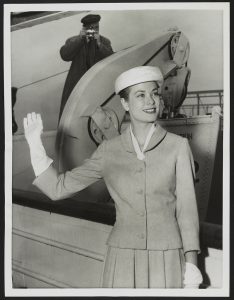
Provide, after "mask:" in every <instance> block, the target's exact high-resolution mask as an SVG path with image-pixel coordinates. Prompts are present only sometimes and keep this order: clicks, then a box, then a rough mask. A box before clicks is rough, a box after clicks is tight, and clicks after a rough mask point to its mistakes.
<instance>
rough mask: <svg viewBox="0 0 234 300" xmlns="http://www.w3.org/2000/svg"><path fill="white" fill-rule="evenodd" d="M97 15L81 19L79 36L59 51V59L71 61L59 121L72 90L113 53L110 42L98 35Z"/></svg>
mask: <svg viewBox="0 0 234 300" xmlns="http://www.w3.org/2000/svg"><path fill="white" fill-rule="evenodd" d="M100 19H101V17H100V16H99V15H93V14H90V15H87V16H85V17H83V18H82V19H81V23H82V24H83V27H82V29H81V31H80V34H79V35H77V36H74V37H71V38H69V39H68V40H67V41H66V43H65V45H63V46H62V47H61V49H60V55H61V58H62V59H63V60H65V61H71V62H72V63H71V67H70V70H69V72H68V75H67V78H66V82H65V85H64V89H63V95H62V100H61V106H60V112H59V119H60V117H61V115H62V112H63V109H64V106H65V104H66V102H67V99H68V98H69V96H70V94H71V92H72V90H73V88H74V87H75V85H76V84H77V82H78V81H79V80H80V78H81V77H82V76H83V75H84V73H85V72H86V71H87V70H88V69H90V68H91V67H92V66H93V65H94V64H95V63H97V62H98V61H100V60H102V59H104V58H105V57H107V56H109V55H111V54H112V53H113V50H112V47H111V42H110V41H109V40H108V39H107V38H105V37H104V36H102V35H100V34H99V21H100Z"/></svg>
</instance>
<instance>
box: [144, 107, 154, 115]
mask: <svg viewBox="0 0 234 300" xmlns="http://www.w3.org/2000/svg"><path fill="white" fill-rule="evenodd" d="M143 111H144V112H145V113H147V114H154V113H155V112H156V107H153V108H146V109H143Z"/></svg>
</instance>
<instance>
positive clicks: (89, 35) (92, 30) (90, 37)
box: [86, 29, 96, 39]
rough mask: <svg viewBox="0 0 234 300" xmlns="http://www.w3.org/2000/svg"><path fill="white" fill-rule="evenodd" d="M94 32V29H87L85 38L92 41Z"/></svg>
mask: <svg viewBox="0 0 234 300" xmlns="http://www.w3.org/2000/svg"><path fill="white" fill-rule="evenodd" d="M95 32H96V31H95V30H94V29H87V30H86V36H87V37H88V38H89V39H93V38H94V34H95Z"/></svg>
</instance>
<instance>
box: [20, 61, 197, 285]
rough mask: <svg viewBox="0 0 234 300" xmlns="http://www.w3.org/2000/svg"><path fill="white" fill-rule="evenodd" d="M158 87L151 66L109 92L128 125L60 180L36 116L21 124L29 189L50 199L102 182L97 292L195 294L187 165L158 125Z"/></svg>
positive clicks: (184, 152) (184, 146)
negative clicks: (105, 198)
mask: <svg viewBox="0 0 234 300" xmlns="http://www.w3.org/2000/svg"><path fill="white" fill-rule="evenodd" d="M162 83H163V76H162V73H161V71H160V69H159V68H157V67H150V66H143V67H136V68H133V69H130V70H128V71H126V72H124V73H122V74H121V75H120V76H119V77H118V78H117V80H116V82H115V92H116V94H119V95H120V98H121V103H122V105H123V107H124V109H125V110H126V111H128V112H129V115H130V121H131V125H130V126H129V127H128V128H127V129H126V130H125V131H124V132H123V133H122V135H120V136H118V137H116V138H113V139H111V140H108V141H104V142H103V143H102V144H101V145H100V146H99V147H98V148H97V150H96V151H95V152H94V153H93V155H92V157H91V158H90V159H87V160H85V161H84V163H83V165H82V166H79V167H77V168H75V169H73V170H71V171H67V172H66V173H64V174H58V173H57V171H56V170H55V168H54V167H53V166H52V160H51V159H50V158H49V157H47V155H46V153H45V150H44V148H43V145H42V143H41V139H40V135H41V132H42V121H41V118H40V115H38V114H35V113H32V114H28V115H27V118H25V119H24V128H25V136H26V139H27V141H28V144H29V147H30V153H31V161H32V165H33V168H34V171H35V174H36V176H37V178H36V179H35V180H34V185H36V186H37V187H38V188H40V189H41V190H42V191H43V192H44V193H45V194H46V195H48V196H49V197H50V198H51V199H52V200H59V199H62V198H66V197H69V196H71V195H73V194H74V193H76V192H78V191H80V190H82V189H84V188H85V187H87V186H88V185H90V184H92V183H94V182H95V181H97V180H99V179H101V178H103V179H104V180H105V183H106V186H107V188H108V191H109V193H110V195H111V197H112V198H113V200H114V202H115V207H116V222H115V225H114V227H113V229H112V231H111V233H110V236H109V238H108V241H107V245H108V247H107V252H106V256H105V262H104V268H103V276H102V283H101V287H114V288H123V287H128V288H148V287H149V288H183V287H185V288H198V286H199V284H200V283H201V282H202V276H201V273H200V271H199V269H198V268H197V253H198V252H199V251H200V248H199V221H198V213H197V205H196V198H195V192H194V178H193V174H194V173H193V171H194V166H193V158H192V154H191V151H190V148H189V145H188V142H187V140H186V139H185V138H182V137H180V136H177V135H175V134H172V133H169V132H167V131H166V130H164V129H163V128H162V127H161V126H160V125H159V124H157V121H156V120H157V117H158V115H159V111H160V92H159V91H160V86H161V85H162ZM48 182H49V184H48Z"/></svg>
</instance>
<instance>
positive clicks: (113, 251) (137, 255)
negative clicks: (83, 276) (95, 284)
mask: <svg viewBox="0 0 234 300" xmlns="http://www.w3.org/2000/svg"><path fill="white" fill-rule="evenodd" d="M184 268H185V260H184V253H183V250H182V249H173V250H166V251H156V250H137V249H120V248H114V247H110V246H108V248H107V252H106V255H105V260H104V267H103V273H102V279H101V283H100V286H101V287H102V288H183V274H184Z"/></svg>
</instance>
